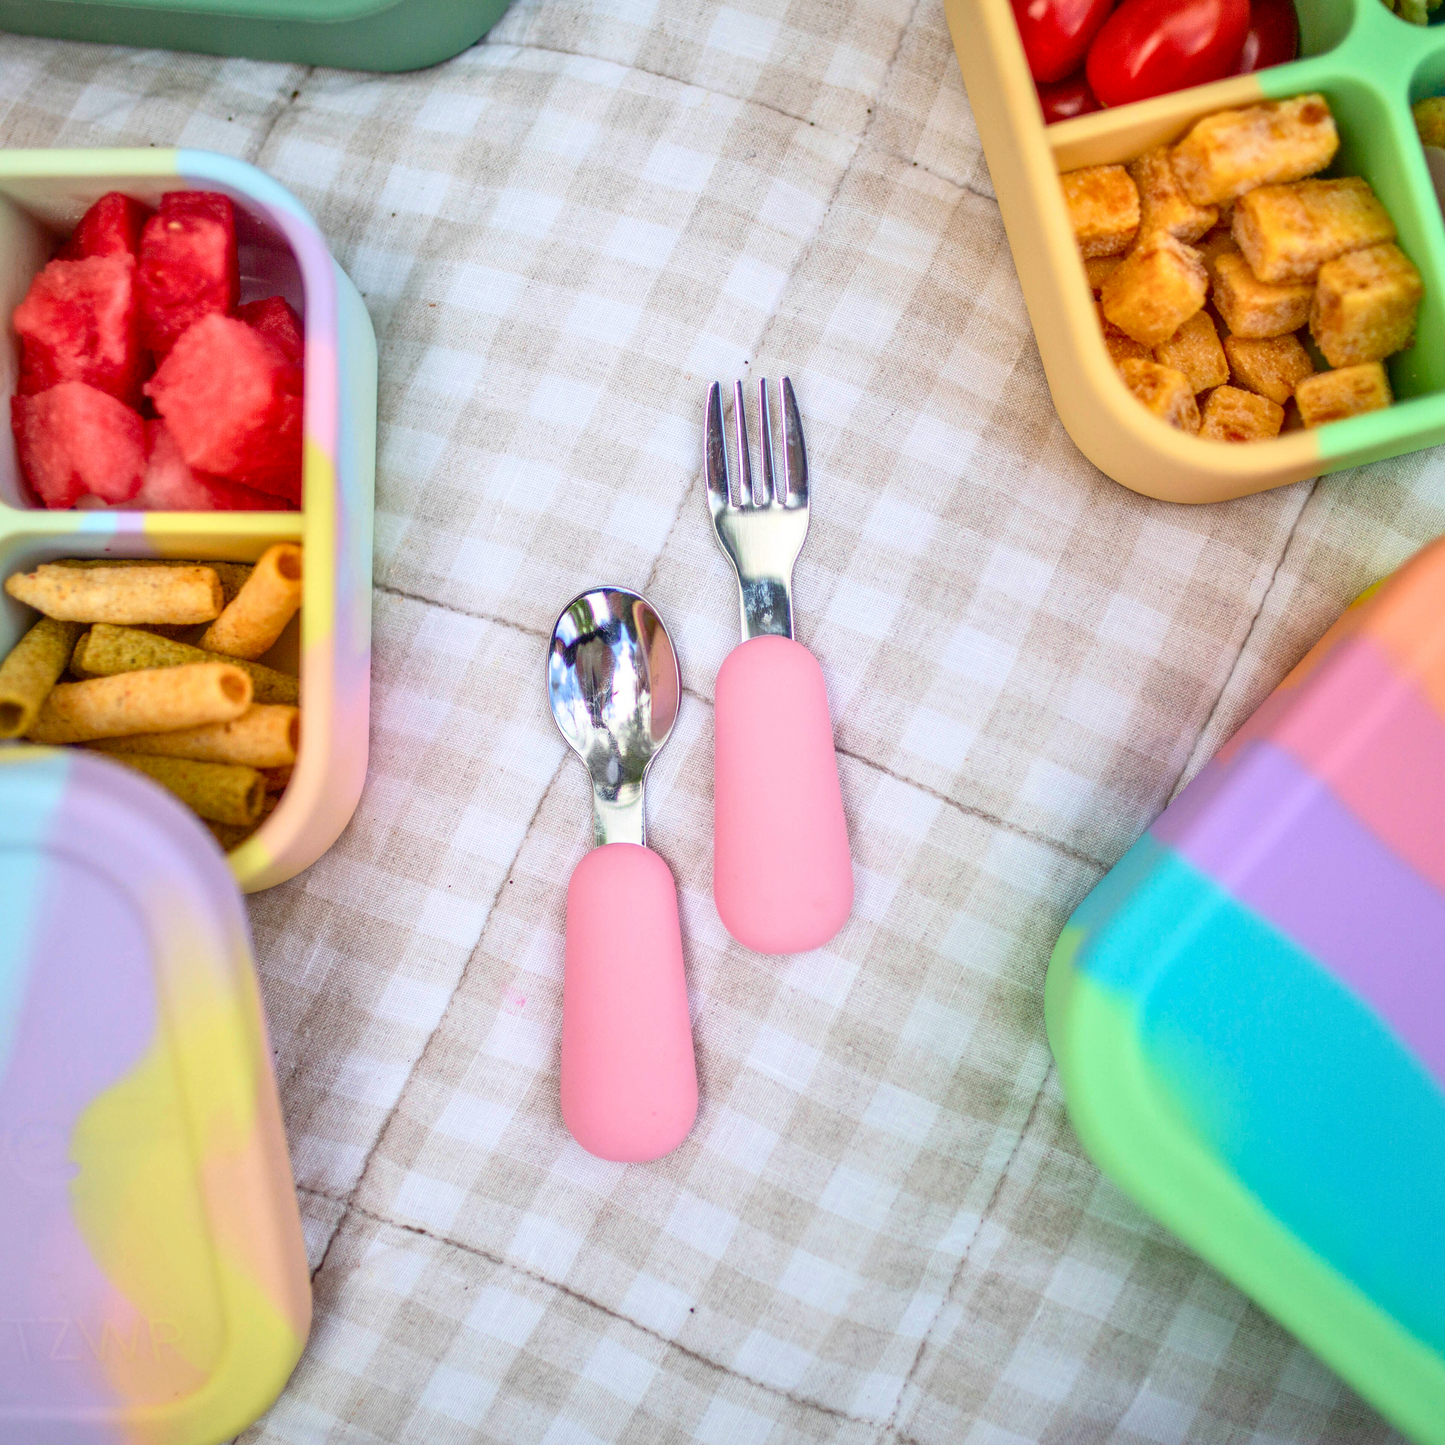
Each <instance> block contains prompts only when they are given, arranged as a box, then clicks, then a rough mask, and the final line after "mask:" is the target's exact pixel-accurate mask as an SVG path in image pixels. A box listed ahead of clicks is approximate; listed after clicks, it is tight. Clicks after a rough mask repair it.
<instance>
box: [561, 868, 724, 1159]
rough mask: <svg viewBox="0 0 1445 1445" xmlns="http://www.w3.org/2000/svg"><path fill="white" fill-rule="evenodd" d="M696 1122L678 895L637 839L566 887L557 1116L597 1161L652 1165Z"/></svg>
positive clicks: (665, 870) (584, 870)
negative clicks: (559, 1108) (649, 1161)
mask: <svg viewBox="0 0 1445 1445" xmlns="http://www.w3.org/2000/svg"><path fill="white" fill-rule="evenodd" d="M696 1114H697V1065H696V1062H695V1060H694V1057H693V1048H692V1023H691V1020H690V1019H689V1018H688V1011H687V985H686V982H685V980H684V977H683V969H682V932H681V930H680V928H679V926H678V918H677V888H676V886H675V885H674V883H673V881H672V873H671V871H670V870H669V869H668V866H667V864H666V863H664V862H663V861H662V859H661V858H659V857H658V856H657V854H656V853H654V852H653V851H652V850H651V849H650V848H641V847H639V846H638V845H637V844H636V843H609V844H607V845H606V846H604V847H601V848H594V849H593V850H592V851H591V852H590V853H589V854H588V855H587V856H586V857H585V858H584V859H583V860H582V861H581V862H580V863H579V864H578V865H577V869H576V871H575V872H574V873H573V874H572V881H571V883H569V884H568V886H567V972H566V980H565V983H564V985H563V993H562V1118H563V1120H564V1121H565V1123H566V1125H567V1128H568V1129H569V1130H570V1131H571V1134H572V1137H573V1138H574V1139H576V1141H577V1142H578V1143H579V1144H580V1145H581V1146H582V1147H583V1148H584V1149H586V1150H587V1151H588V1153H590V1154H596V1155H597V1156H598V1157H599V1158H602V1159H619V1160H623V1161H625V1162H627V1163H638V1162H641V1161H643V1160H647V1159H660V1158H661V1157H662V1156H663V1155H664V1154H667V1153H669V1152H670V1151H671V1150H673V1149H676V1148H677V1146H678V1145H679V1144H681V1143H682V1141H683V1140H684V1139H685V1138H686V1137H687V1132H688V1130H689V1129H691V1128H692V1121H693V1118H694V1117H695V1115H696Z"/></svg>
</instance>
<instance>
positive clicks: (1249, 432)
mask: <svg viewBox="0 0 1445 1445" xmlns="http://www.w3.org/2000/svg"><path fill="white" fill-rule="evenodd" d="M1283 423H1284V408H1283V407H1282V406H1280V405H1279V403H1278V402H1273V401H1271V400H1270V399H1269V398H1268V397H1267V396H1256V395H1255V394H1254V392H1252V391H1241V390H1240V389H1239V387H1237V386H1217V387H1215V389H1214V390H1213V391H1211V392H1210V393H1209V400H1208V401H1206V402H1205V403H1204V417H1203V420H1202V421H1201V422H1200V426H1199V435H1200V436H1202V437H1206V438H1207V439H1208V440H1210V441H1215V442H1264V441H1268V440H1269V439H1270V438H1271V437H1277V436H1278V435H1279V429H1280V427H1281V425H1282V424H1283Z"/></svg>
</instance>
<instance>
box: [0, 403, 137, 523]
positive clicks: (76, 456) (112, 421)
mask: <svg viewBox="0 0 1445 1445" xmlns="http://www.w3.org/2000/svg"><path fill="white" fill-rule="evenodd" d="M10 429H11V430H12V431H13V432H14V433H15V443H16V447H17V449H18V450H19V453H20V466H21V469H22V470H23V471H24V473H25V476H26V479H27V480H28V481H29V483H30V485H31V486H32V487H33V488H34V489H35V494H36V495H37V496H38V497H39V498H40V500H41V501H42V502H44V503H45V505H46V506H47V507H73V506H74V505H75V503H76V502H77V501H78V500H79V498H81V497H82V496H84V495H86V494H87V493H90V494H93V495H94V496H97V497H99V498H100V499H101V500H102V501H105V502H126V501H129V500H130V499H131V498H132V497H133V496H134V495H135V494H136V492H137V491H139V489H140V484H141V477H142V474H143V473H144V471H145V427H144V425H143V423H142V422H141V419H140V414H139V413H138V412H135V411H132V410H131V408H130V407H128V406H126V405H125V403H124V402H120V401H117V400H116V399H115V398H114V397H113V396H111V395H110V394H109V393H108V392H104V391H99V390H97V389H96V388H95V387H93V386H87V385H86V384H85V383H84V382H83V381H62V382H61V383H60V385H59V386H52V387H51V388H50V390H49V391H42V392H40V393H39V394H38V395H35V396H13V397H11V398H10Z"/></svg>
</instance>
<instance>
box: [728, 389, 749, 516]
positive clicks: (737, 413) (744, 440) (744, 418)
mask: <svg viewBox="0 0 1445 1445" xmlns="http://www.w3.org/2000/svg"><path fill="white" fill-rule="evenodd" d="M733 438H734V440H735V441H736V442H737V444H738V500H739V501H740V502H741V503H742V505H743V506H745V507H746V506H748V505H750V504H751V502H752V500H753V461H752V456H751V454H750V453H749V451H748V411H747V408H746V407H745V406H744V405H743V384H742V382H740V381H735V382H733Z"/></svg>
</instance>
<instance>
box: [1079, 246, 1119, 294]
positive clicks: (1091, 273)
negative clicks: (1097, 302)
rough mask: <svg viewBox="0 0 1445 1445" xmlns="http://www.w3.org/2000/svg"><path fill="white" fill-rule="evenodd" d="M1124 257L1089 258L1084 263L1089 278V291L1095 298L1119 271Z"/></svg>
mask: <svg viewBox="0 0 1445 1445" xmlns="http://www.w3.org/2000/svg"><path fill="white" fill-rule="evenodd" d="M1121 260H1123V257H1122V256H1089V257H1087V258H1085V261H1084V275H1086V276H1087V277H1088V278H1089V290H1090V291H1092V292H1093V293H1094V295H1095V296H1097V295H1098V294H1099V289H1100V287H1102V286H1103V284H1104V282H1105V281H1107V280H1108V279H1109V277H1110V276H1112V275H1113V274H1114V272H1115V271H1116V270H1117V269H1118V266H1119V262H1120V261H1121Z"/></svg>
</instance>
